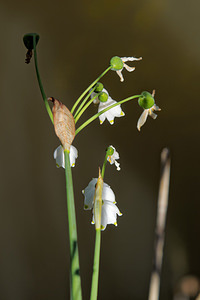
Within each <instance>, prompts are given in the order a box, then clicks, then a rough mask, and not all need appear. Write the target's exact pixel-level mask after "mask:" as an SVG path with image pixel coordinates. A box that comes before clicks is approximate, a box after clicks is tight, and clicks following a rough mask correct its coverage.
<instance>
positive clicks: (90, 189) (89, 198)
mask: <svg viewBox="0 0 200 300" xmlns="http://www.w3.org/2000/svg"><path fill="white" fill-rule="evenodd" d="M141 59H142V58H141V57H140V58H135V57H121V58H119V57H117V56H115V57H113V58H112V59H111V65H113V66H114V67H113V70H114V71H116V73H117V74H118V75H119V77H120V81H121V82H123V81H124V78H123V76H122V70H123V69H124V68H125V69H126V70H127V71H129V72H132V71H134V70H135V68H131V67H129V66H128V65H127V64H126V63H125V62H127V61H135V60H141ZM154 95H155V91H153V93H152V94H150V93H149V92H142V93H141V95H140V97H139V99H138V104H139V105H140V106H141V107H142V108H143V110H144V111H143V113H142V114H141V116H140V118H139V120H138V122H137V128H138V130H139V131H140V128H141V127H142V126H143V125H144V123H145V122H146V120H147V116H148V115H150V116H151V117H152V118H153V119H156V117H157V115H156V114H155V113H154V112H153V111H154V110H155V111H158V110H160V109H159V107H158V106H157V105H156V104H155V100H154ZM90 97H91V99H93V103H94V104H98V105H99V107H98V113H99V112H101V111H103V110H104V109H107V108H109V107H110V106H111V105H113V104H116V103H117V101H115V100H113V99H112V98H111V96H110V95H109V93H108V91H107V90H106V89H105V88H104V86H103V84H102V83H100V82H99V83H97V85H96V87H95V89H93V90H91V95H90ZM91 101H92V100H91ZM124 115H125V113H124V112H123V111H122V109H121V105H116V106H114V107H112V108H110V109H109V110H107V111H106V112H104V113H102V114H101V115H99V120H100V124H103V122H104V121H105V119H107V120H108V121H109V123H110V124H111V125H112V124H114V118H115V117H122V116H124ZM109 147H111V148H112V149H113V151H112V155H108V156H107V160H108V161H109V162H110V164H115V165H116V168H117V170H120V166H119V162H117V159H119V154H118V152H117V151H116V149H115V148H114V147H113V146H109ZM69 155H70V164H71V167H74V166H75V161H76V158H77V157H78V151H77V149H76V148H75V147H74V146H72V145H71V146H70V154H69ZM54 159H55V160H56V166H57V167H63V168H65V155H64V149H63V147H62V146H59V147H58V148H57V149H56V150H55V152H54ZM96 184H97V178H93V179H92V180H91V181H90V183H89V184H88V186H87V187H86V188H85V190H83V191H82V192H83V194H84V209H86V210H88V209H93V219H92V223H93V224H94V223H95V220H94V197H95V186H96ZM117 215H119V216H121V215H122V214H121V213H120V211H119V209H118V207H117V206H116V202H115V194H114V192H113V191H112V189H111V188H110V186H109V185H108V184H106V183H103V191H102V214H101V229H102V230H104V229H105V228H106V226H107V224H114V225H115V226H117Z"/></svg>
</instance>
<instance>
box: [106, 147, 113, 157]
mask: <svg viewBox="0 0 200 300" xmlns="http://www.w3.org/2000/svg"><path fill="white" fill-rule="evenodd" d="M114 151H115V150H114V149H113V147H111V146H110V147H108V149H107V150H106V152H107V155H108V156H111V155H113V154H114Z"/></svg>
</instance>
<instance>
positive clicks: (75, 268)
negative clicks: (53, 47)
mask: <svg viewBox="0 0 200 300" xmlns="http://www.w3.org/2000/svg"><path fill="white" fill-rule="evenodd" d="M33 49H34V61H35V69H36V74H37V79H38V84H39V87H40V91H41V94H42V98H43V100H44V103H45V107H46V109H47V112H48V115H49V117H50V119H51V121H52V123H54V122H53V114H52V111H51V108H50V106H49V103H48V100H47V97H46V95H45V92H44V88H43V85H42V81H41V78H40V74H39V69H38V63H37V52H36V37H35V35H34V36H33ZM65 164H66V168H65V176H66V194H67V210H68V223H69V244H70V291H71V292H70V297H71V300H82V290H81V278H80V271H79V269H80V268H79V256H78V242H77V229H76V215H75V206H74V193H73V181H72V173H71V166H70V162H69V153H68V152H67V151H65Z"/></svg>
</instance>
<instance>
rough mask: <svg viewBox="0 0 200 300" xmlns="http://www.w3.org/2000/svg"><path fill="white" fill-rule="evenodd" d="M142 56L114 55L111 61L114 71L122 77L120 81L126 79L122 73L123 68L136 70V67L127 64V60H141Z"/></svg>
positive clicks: (129, 70)
mask: <svg viewBox="0 0 200 300" xmlns="http://www.w3.org/2000/svg"><path fill="white" fill-rule="evenodd" d="M141 59H142V57H139V58H136V57H133V56H132V57H118V56H114V57H113V58H112V59H111V61H110V64H111V66H112V69H111V70H113V71H116V73H117V75H118V76H119V77H120V81H121V82H123V81H124V77H123V75H122V70H123V69H124V68H125V69H126V70H127V71H128V72H132V71H134V70H135V67H133V68H132V67H129V66H128V65H127V64H125V62H127V61H135V60H141Z"/></svg>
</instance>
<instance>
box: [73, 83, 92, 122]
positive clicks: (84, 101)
mask: <svg viewBox="0 0 200 300" xmlns="http://www.w3.org/2000/svg"><path fill="white" fill-rule="evenodd" d="M94 90H95V87H94V88H93V89H92V90H91V91H90V92H89V94H88V95H87V96H86V97H85V99H84V100H83V102H82V103H81V105H80V106H79V108H78V109H77V111H76V113H75V114H74V118H76V116H77V115H78V113H79V111H80V110H81V108H82V107H83V106H84V104H85V103H86V101H87V99H88V98H89V97H90V95H91V94H92V93H93V92H94ZM96 97H97V96H96Z"/></svg>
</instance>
